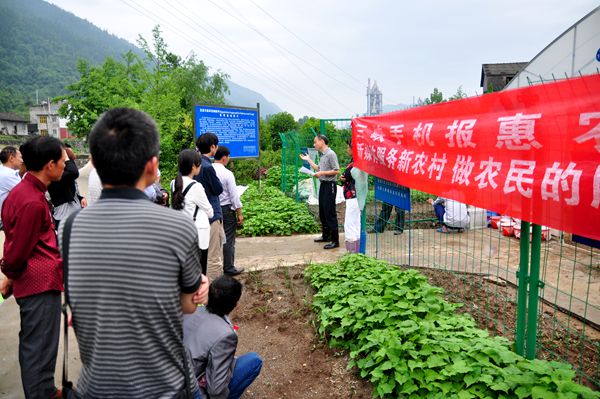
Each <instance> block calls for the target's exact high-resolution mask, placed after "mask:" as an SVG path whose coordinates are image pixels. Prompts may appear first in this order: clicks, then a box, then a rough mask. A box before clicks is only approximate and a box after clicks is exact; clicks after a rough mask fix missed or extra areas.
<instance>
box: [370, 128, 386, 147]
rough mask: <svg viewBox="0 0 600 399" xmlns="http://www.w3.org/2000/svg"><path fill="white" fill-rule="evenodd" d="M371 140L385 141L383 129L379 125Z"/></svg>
mask: <svg viewBox="0 0 600 399" xmlns="http://www.w3.org/2000/svg"><path fill="white" fill-rule="evenodd" d="M371 140H373V141H379V142H380V143H383V141H384V135H383V132H382V131H381V127H379V126H377V128H376V129H375V131H374V132H373V133H371Z"/></svg>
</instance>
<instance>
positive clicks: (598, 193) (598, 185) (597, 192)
mask: <svg viewBox="0 0 600 399" xmlns="http://www.w3.org/2000/svg"><path fill="white" fill-rule="evenodd" d="M593 185H594V199H593V200H592V206H593V207H594V208H598V207H599V206H600V166H598V167H597V168H596V173H594V184H593Z"/></svg>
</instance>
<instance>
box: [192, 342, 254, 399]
mask: <svg viewBox="0 0 600 399" xmlns="http://www.w3.org/2000/svg"><path fill="white" fill-rule="evenodd" d="M262 363H263V361H262V359H261V358H260V357H259V356H258V353H256V352H248V353H246V354H244V355H242V356H240V357H239V358H238V359H237V361H236V362H235V367H234V369H233V375H232V376H231V380H230V381H229V396H228V397H227V398H228V399H239V397H240V396H242V394H243V393H244V391H245V390H246V388H248V387H249V386H250V384H252V383H253V382H254V380H255V379H256V377H258V375H259V374H260V370H261V368H262ZM203 398H204V396H203V395H202V394H201V393H200V392H196V394H195V395H194V399H203Z"/></svg>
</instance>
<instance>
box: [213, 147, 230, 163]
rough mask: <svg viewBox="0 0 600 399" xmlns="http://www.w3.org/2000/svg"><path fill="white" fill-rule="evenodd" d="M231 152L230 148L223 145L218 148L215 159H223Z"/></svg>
mask: <svg viewBox="0 0 600 399" xmlns="http://www.w3.org/2000/svg"><path fill="white" fill-rule="evenodd" d="M229 154H231V152H230V151H229V148H227V147H225V146H223V147H219V148H218V149H217V152H216V153H215V161H219V160H221V159H222V158H223V157H228V156H229Z"/></svg>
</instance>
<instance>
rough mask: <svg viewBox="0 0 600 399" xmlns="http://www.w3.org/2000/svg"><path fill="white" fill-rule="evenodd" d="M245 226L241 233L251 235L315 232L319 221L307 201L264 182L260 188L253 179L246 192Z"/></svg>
mask: <svg viewBox="0 0 600 399" xmlns="http://www.w3.org/2000/svg"><path fill="white" fill-rule="evenodd" d="M242 202H243V203H244V226H243V228H242V229H241V231H240V233H241V234H243V235H248V236H265V235H292V234H295V233H314V232H316V231H318V225H317V223H316V222H315V219H314V217H313V216H312V215H311V213H310V212H309V211H308V208H307V207H306V205H304V204H301V203H296V202H295V201H294V200H292V199H291V198H288V197H287V196H286V195H285V194H283V193H282V192H281V191H279V189H277V188H275V187H271V186H268V185H263V187H262V191H261V192H259V191H258V187H257V185H256V183H252V184H251V185H250V187H248V190H246V192H245V193H244V195H243V196H242Z"/></svg>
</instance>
